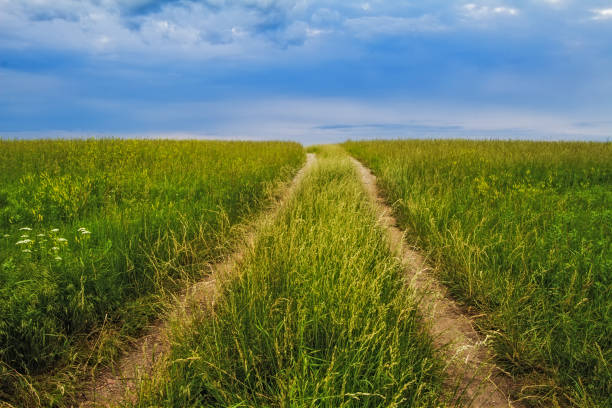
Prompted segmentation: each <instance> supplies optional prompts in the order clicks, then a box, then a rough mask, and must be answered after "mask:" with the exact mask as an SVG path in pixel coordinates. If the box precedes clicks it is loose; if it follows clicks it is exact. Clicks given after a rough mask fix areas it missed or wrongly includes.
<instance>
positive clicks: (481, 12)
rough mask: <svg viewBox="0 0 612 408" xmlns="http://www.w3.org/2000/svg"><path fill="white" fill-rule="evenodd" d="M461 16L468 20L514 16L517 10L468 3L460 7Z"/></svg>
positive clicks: (517, 12)
mask: <svg viewBox="0 0 612 408" xmlns="http://www.w3.org/2000/svg"><path fill="white" fill-rule="evenodd" d="M462 12H463V15H464V16H466V17H470V18H476V19H480V18H488V17H493V16H516V15H518V14H519V10H518V9H516V8H514V7H508V6H497V7H490V6H482V5H478V4H474V3H468V4H465V5H463V7H462Z"/></svg>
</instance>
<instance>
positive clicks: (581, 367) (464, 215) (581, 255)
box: [344, 141, 612, 407]
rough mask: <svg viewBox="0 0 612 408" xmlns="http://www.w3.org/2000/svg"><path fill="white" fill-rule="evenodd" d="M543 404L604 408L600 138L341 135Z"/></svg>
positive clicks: (607, 231)
mask: <svg viewBox="0 0 612 408" xmlns="http://www.w3.org/2000/svg"><path fill="white" fill-rule="evenodd" d="M344 147H345V148H346V149H347V150H348V151H349V152H350V153H351V154H353V155H354V156H355V157H356V158H358V159H359V160H362V161H363V162H364V163H365V164H366V165H367V166H369V167H370V168H371V169H372V170H373V171H374V173H375V174H376V175H377V176H378V183H379V185H380V186H381V187H382V188H383V190H384V191H385V195H386V198H387V200H388V202H390V203H392V204H393V206H394V209H395V213H396V216H397V217H398V218H399V221H400V224H401V226H402V227H403V228H406V229H407V231H408V236H407V239H408V240H409V242H411V243H413V244H414V245H416V246H418V247H419V248H421V249H422V250H423V251H425V253H426V254H427V255H428V256H429V257H430V259H431V260H432V262H434V263H435V265H436V266H437V268H436V269H437V274H438V276H439V278H440V279H441V280H442V281H443V282H444V283H445V284H446V285H447V286H448V287H449V288H450V289H451V291H452V293H453V295H454V297H455V298H457V299H460V300H462V301H464V303H465V304H466V305H467V306H468V307H469V309H468V310H469V311H470V312H471V313H473V314H475V315H477V316H478V317H477V323H478V326H479V328H480V330H481V331H482V332H484V333H486V334H487V335H489V336H490V338H491V340H492V345H493V347H494V350H495V352H496V355H497V357H498V359H499V361H500V363H501V364H503V367H505V368H506V369H507V370H509V371H510V372H512V373H513V374H515V375H518V376H522V377H523V378H524V380H525V381H526V384H528V385H531V386H527V387H525V388H524V389H523V390H522V392H523V395H524V396H527V397H531V398H530V399H529V401H531V402H532V403H534V404H540V405H542V406H555V404H557V403H562V404H568V403H569V404H572V405H574V406H580V407H603V406H612V397H611V396H612V253H611V249H612V248H611V246H612V146H611V145H610V144H609V143H605V144H604V143H533V142H469V141H380V142H348V143H345V144H344Z"/></svg>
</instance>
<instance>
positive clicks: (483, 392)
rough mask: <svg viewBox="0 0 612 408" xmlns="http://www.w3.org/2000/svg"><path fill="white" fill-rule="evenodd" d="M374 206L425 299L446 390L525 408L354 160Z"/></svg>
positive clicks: (488, 404)
mask: <svg viewBox="0 0 612 408" xmlns="http://www.w3.org/2000/svg"><path fill="white" fill-rule="evenodd" d="M352 161H353V163H354V164H355V167H356V169H357V171H358V173H359V176H360V177H361V181H362V183H363V185H364V188H365V190H366V191H367V193H368V195H369V196H370V199H371V200H372V202H373V203H374V204H375V205H376V206H377V208H378V212H379V219H380V223H381V224H382V225H384V226H385V228H386V229H387V231H388V236H389V243H390V246H391V249H392V251H394V253H396V254H397V256H398V257H399V258H400V260H401V261H402V264H403V265H404V266H405V271H406V281H407V284H409V285H410V286H411V287H412V288H413V289H414V290H415V291H416V292H417V293H418V295H420V296H421V302H420V306H421V314H422V315H423V317H424V318H425V319H426V322H427V326H428V329H429V332H430V335H431V337H432V338H433V341H434V345H435V347H436V348H437V349H438V350H439V351H441V353H442V355H443V356H444V357H445V359H446V361H447V367H446V374H447V378H448V380H447V384H446V386H447V388H448V389H449V390H454V389H457V387H459V390H460V393H459V395H456V396H455V401H454V402H455V403H460V404H462V405H468V406H470V407H474V408H481V407H482V408H498V407H499V408H507V407H514V408H522V407H523V404H521V403H519V402H512V401H511V400H510V397H509V395H510V391H511V389H512V386H513V383H512V381H511V379H510V378H509V377H508V376H507V375H505V374H504V373H503V372H502V371H501V370H500V369H499V368H497V367H496V366H495V364H494V363H493V361H492V360H493V353H492V352H491V351H490V350H489V348H488V346H487V344H486V338H482V336H481V335H480V334H479V333H478V332H476V330H474V326H473V323H472V320H471V319H470V318H469V317H468V316H467V315H465V314H464V313H462V311H461V309H460V308H459V306H458V305H457V304H456V302H454V301H453V300H452V299H451V298H450V297H448V294H447V291H446V289H445V288H444V287H443V286H442V285H441V284H440V283H438V282H437V280H436V279H435V277H434V276H433V274H432V272H431V269H430V268H429V267H428V266H427V263H426V261H425V259H424V258H423V256H422V255H421V254H420V253H418V252H416V251H414V250H412V249H411V248H409V247H408V245H407V244H406V243H405V240H404V234H403V232H402V230H400V229H399V228H398V227H397V221H396V220H395V218H394V217H393V216H392V210H391V208H390V207H389V206H388V205H387V204H386V203H385V200H384V199H383V198H382V196H381V194H380V192H379V190H378V187H377V186H376V177H375V176H374V175H373V174H372V172H370V170H369V169H368V168H366V167H365V166H364V165H363V164H361V163H360V162H359V161H357V160H355V159H352Z"/></svg>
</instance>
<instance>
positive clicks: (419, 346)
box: [136, 148, 441, 407]
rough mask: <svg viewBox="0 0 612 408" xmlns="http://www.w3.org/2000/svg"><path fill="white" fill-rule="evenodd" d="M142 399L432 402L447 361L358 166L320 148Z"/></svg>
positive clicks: (175, 338)
mask: <svg viewBox="0 0 612 408" xmlns="http://www.w3.org/2000/svg"><path fill="white" fill-rule="evenodd" d="M238 267H239V268H240V272H239V273H238V274H237V276H236V277H235V278H233V279H230V280H228V281H226V282H224V283H223V285H222V288H221V293H220V295H219V299H218V300H217V302H216V306H215V310H214V311H213V312H212V313H210V312H202V314H201V316H199V317H198V318H196V319H194V320H192V321H191V322H189V323H188V324H184V323H182V322H176V324H175V326H174V329H173V333H172V342H173V346H172V351H171V355H170V356H169V358H168V360H167V362H166V364H165V365H164V366H163V367H162V368H161V369H160V370H159V372H158V373H157V374H156V375H154V376H153V378H149V379H145V380H144V381H143V382H142V383H141V386H140V387H141V388H140V399H139V402H138V404H136V406H139V407H148V406H168V407H169V406H182V407H183V406H184V407H189V406H192V407H195V406H217V407H228V406H234V407H237V406H244V407H246V406H253V407H266V406H270V407H306V406H312V407H314V406H316V407H349V406H355V407H357V406H358V407H380V406H388V407H392V406H404V407H430V406H436V401H438V400H439V399H440V398H441V397H440V394H441V385H440V384H441V379H440V375H441V363H440V362H439V361H438V360H437V359H436V358H435V357H434V353H433V351H432V345H431V341H430V339H429V338H428V337H427V336H426V334H424V331H423V330H422V327H421V326H420V324H419V319H418V316H417V312H416V308H415V303H414V300H413V299H412V298H411V295H410V293H408V291H406V290H405V289H404V288H403V285H402V278H401V274H402V270H401V267H400V265H399V264H398V262H397V260H395V259H394V258H393V257H392V256H391V255H390V252H389V249H388V245H387V242H386V239H385V234H384V231H383V230H382V228H381V227H380V226H378V225H377V223H376V215H375V211H374V209H373V208H372V207H371V205H370V203H369V201H368V200H367V198H366V196H365V194H364V192H363V190H362V186H361V185H360V183H359V181H358V179H357V177H356V174H355V170H354V168H353V166H352V164H351V163H350V161H349V160H348V158H347V157H346V156H345V155H343V153H342V152H341V151H340V150H338V149H337V148H336V149H334V148H323V149H321V150H319V161H318V163H317V164H315V166H314V167H313V168H312V169H311V170H310V171H309V172H308V173H307V174H306V175H305V177H304V179H303V181H302V184H301V185H300V186H299V187H298V188H297V190H296V192H295V194H294V196H293V197H292V198H291V199H290V201H289V202H288V203H287V205H286V206H285V207H283V208H282V209H281V211H280V213H279V215H278V217H277V219H275V220H273V221H272V222H270V223H269V224H267V225H265V226H263V227H262V230H261V231H260V235H259V236H258V237H257V239H256V242H255V244H254V247H253V248H252V249H251V250H249V252H248V253H247V255H246V257H245V259H244V261H243V263H242V264H241V265H239V266H238Z"/></svg>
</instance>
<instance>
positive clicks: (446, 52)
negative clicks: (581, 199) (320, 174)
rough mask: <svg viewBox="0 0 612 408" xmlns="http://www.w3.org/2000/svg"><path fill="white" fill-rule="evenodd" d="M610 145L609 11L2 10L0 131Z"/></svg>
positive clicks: (546, 7) (119, 2)
mask: <svg viewBox="0 0 612 408" xmlns="http://www.w3.org/2000/svg"><path fill="white" fill-rule="evenodd" d="M92 136H95V137H154V138H224V139H251V140H260V139H277V140H278V139H280V140H297V141H299V142H302V143H304V144H312V143H326V142H337V141H343V140H346V139H363V138H485V139H489V138H490V139H510V138H512V139H537V140H596V141H606V140H612V1H603V0H517V1H511V0H500V1H497V0H465V1H456V0H421V1H406V0H369V1H326V2H324V1H317V0H298V1H289V0H243V1H238V0H164V1H152V0H79V1H77V0H0V138H4V139H7V138H39V137H92Z"/></svg>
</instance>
